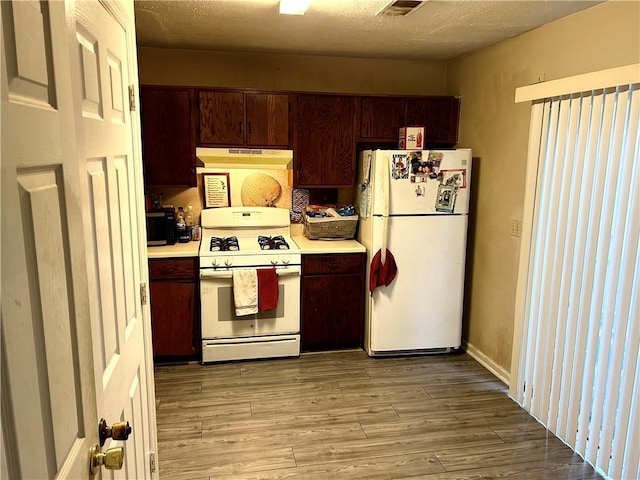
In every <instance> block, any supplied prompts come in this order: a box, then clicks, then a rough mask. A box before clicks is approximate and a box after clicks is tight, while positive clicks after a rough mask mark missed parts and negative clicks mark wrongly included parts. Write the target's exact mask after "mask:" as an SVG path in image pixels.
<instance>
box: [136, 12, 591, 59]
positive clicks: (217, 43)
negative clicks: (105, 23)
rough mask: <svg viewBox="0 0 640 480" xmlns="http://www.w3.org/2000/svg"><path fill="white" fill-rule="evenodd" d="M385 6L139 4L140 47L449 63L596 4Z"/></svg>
mask: <svg viewBox="0 0 640 480" xmlns="http://www.w3.org/2000/svg"><path fill="white" fill-rule="evenodd" d="M389 3H390V0H312V2H311V6H310V7H309V9H308V10H307V13H306V14H305V15H304V16H292V15H280V14H279V13H278V0H208V1H205V0H199V1H198V0H184V1H155V0H154V1H152V0H136V1H135V3H134V5H135V13H136V29H137V37H138V45H140V46H149V47H160V48H187V49H205V50H221V51H245V52H271V53H292V54H311V55H330V56H348V57H370V58H395V59H406V60H447V59H450V58H454V57H457V56H459V55H462V54H465V53H468V52H472V51H474V50H478V49H480V48H482V47H485V46H488V45H492V44H494V43H497V42H500V41H501V40H504V39H506V38H509V37H513V36H516V35H518V34H520V33H523V32H526V31H528V30H532V29H534V28H536V27H538V26H540V25H543V24H545V23H548V22H551V21H553V20H556V19H558V18H561V17H565V16H567V15H571V14H572V13H575V12H578V11H580V10H584V9H586V8H589V7H592V6H594V5H596V4H598V3H602V1H601V0H598V1H596V0H590V1H578V0H559V1H558V0H537V1H528V0H513V1H507V0H493V1H485V0H466V1H459V0H428V1H427V2H425V3H424V4H423V5H421V6H420V7H419V8H418V9H417V10H415V11H414V12H412V13H411V14H409V15H407V16H404V17H390V16H381V15H376V13H377V12H379V11H380V10H381V9H382V8H383V7H385V6H386V5H388V4H389Z"/></svg>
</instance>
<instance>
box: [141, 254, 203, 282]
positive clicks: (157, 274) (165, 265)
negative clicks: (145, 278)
mask: <svg viewBox="0 0 640 480" xmlns="http://www.w3.org/2000/svg"><path fill="white" fill-rule="evenodd" d="M195 275H196V259H195V258H185V259H171V260H150V261H149V278H150V279H151V280H165V279H166V280H170V279H171V280H175V279H177V278H188V279H193V278H195Z"/></svg>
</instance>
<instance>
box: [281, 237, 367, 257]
mask: <svg viewBox="0 0 640 480" xmlns="http://www.w3.org/2000/svg"><path fill="white" fill-rule="evenodd" d="M292 238H293V241H294V242H296V244H297V245H298V247H300V252H301V253H302V254H303V255H305V254H313V253H328V254H331V253H361V252H366V249H365V248H364V246H363V245H361V244H360V243H358V242H357V241H355V240H309V239H308V238H307V237H305V236H303V235H298V236H294V237H292Z"/></svg>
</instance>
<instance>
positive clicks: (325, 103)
mask: <svg viewBox="0 0 640 480" xmlns="http://www.w3.org/2000/svg"><path fill="white" fill-rule="evenodd" d="M296 101H297V106H296V125H297V126H296V138H295V141H294V142H295V143H294V149H295V152H296V153H295V156H294V170H295V172H294V178H295V184H296V186H299V187H350V186H353V185H354V183H355V173H356V154H355V135H354V124H355V122H354V115H355V97H351V96H338V95H299V96H298V97H297V99H296Z"/></svg>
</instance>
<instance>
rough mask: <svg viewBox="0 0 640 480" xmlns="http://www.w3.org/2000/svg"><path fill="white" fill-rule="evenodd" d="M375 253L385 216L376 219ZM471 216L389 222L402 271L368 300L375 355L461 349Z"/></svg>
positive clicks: (390, 245)
mask: <svg viewBox="0 0 640 480" xmlns="http://www.w3.org/2000/svg"><path fill="white" fill-rule="evenodd" d="M373 221H374V232H375V235H376V237H374V242H373V243H374V245H376V246H375V247H374V248H373V250H372V251H373V252H374V253H375V252H377V251H378V249H379V248H380V244H381V235H380V232H382V218H380V217H376V218H374V220H373ZM466 234H467V217H466V216H462V215H455V216H453V215H451V216H445V217H443V216H431V217H391V218H389V227H388V235H389V237H388V238H389V239H388V243H387V248H388V249H389V251H391V253H392V254H393V256H394V259H395V262H396V265H397V268H398V272H397V275H396V278H395V280H394V281H393V282H392V283H391V285H389V286H387V287H384V286H382V287H378V288H376V289H375V291H374V293H373V297H372V299H371V300H370V301H371V302H372V306H371V308H372V311H371V318H370V321H371V324H370V335H371V348H372V349H373V350H375V351H393V350H412V349H422V348H444V347H457V346H459V345H460V342H461V334H462V299H463V288H464V266H465V246H466Z"/></svg>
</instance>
